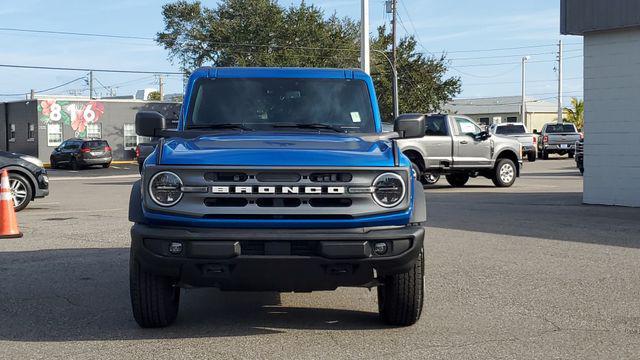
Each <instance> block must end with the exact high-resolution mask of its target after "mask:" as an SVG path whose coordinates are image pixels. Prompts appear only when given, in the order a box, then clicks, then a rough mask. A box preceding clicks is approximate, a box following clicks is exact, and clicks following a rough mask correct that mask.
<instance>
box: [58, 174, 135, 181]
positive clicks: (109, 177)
mask: <svg viewBox="0 0 640 360" xmlns="http://www.w3.org/2000/svg"><path fill="white" fill-rule="evenodd" d="M139 177H140V175H139V174H129V175H104V176H63V177H52V178H49V181H70V180H105V179H136V178H139Z"/></svg>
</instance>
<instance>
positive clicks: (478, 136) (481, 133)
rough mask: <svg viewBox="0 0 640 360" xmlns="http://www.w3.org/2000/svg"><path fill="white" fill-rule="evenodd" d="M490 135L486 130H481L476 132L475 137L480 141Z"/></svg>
mask: <svg viewBox="0 0 640 360" xmlns="http://www.w3.org/2000/svg"><path fill="white" fill-rule="evenodd" d="M490 137H491V134H490V133H488V132H487V131H481V132H479V133H477V134H476V139H478V140H480V141H484V140H487V139H488V138H490Z"/></svg>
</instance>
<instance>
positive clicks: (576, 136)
mask: <svg viewBox="0 0 640 360" xmlns="http://www.w3.org/2000/svg"><path fill="white" fill-rule="evenodd" d="M533 132H534V133H536V134H537V135H538V157H540V158H543V159H544V160H547V159H548V158H549V154H558V155H565V154H569V157H570V158H572V157H573V156H574V155H575V151H576V141H578V140H580V139H581V138H582V134H581V133H579V132H578V130H577V129H576V126H575V125H574V124H571V123H560V124H558V123H548V124H545V125H544V126H543V127H542V131H540V132H539V133H538V132H537V131H536V130H534V131H533Z"/></svg>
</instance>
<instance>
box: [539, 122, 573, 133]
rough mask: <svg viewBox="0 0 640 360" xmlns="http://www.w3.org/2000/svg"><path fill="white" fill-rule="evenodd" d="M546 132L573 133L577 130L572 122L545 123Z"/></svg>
mask: <svg viewBox="0 0 640 360" xmlns="http://www.w3.org/2000/svg"><path fill="white" fill-rule="evenodd" d="M546 132H547V133H549V134H553V133H574V132H577V131H576V128H575V126H574V125H573V124H557V125H547V129H546Z"/></svg>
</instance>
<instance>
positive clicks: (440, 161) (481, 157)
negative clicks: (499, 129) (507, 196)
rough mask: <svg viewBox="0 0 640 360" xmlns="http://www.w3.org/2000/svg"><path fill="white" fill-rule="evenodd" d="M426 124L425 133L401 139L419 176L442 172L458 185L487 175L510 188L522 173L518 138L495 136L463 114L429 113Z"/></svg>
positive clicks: (399, 142) (404, 150)
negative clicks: (419, 136)
mask: <svg viewBox="0 0 640 360" xmlns="http://www.w3.org/2000/svg"><path fill="white" fill-rule="evenodd" d="M425 123H426V125H425V132H424V134H425V136H423V137H421V138H416V139H400V140H398V145H399V146H400V149H401V150H402V152H403V153H404V154H405V155H406V156H407V157H408V158H409V159H410V160H411V162H412V163H413V168H414V171H415V172H416V173H417V174H418V175H419V176H420V178H422V177H423V176H422V175H423V174H430V175H434V174H435V175H438V176H439V175H441V174H442V175H445V177H446V179H447V182H448V183H449V184H450V185H451V186H455V187H459V186H464V185H465V184H466V183H467V181H469V178H470V177H477V176H484V177H486V178H489V179H491V180H492V181H493V183H494V184H495V185H496V186H500V187H508V186H511V185H513V183H514V182H515V181H516V177H518V176H520V168H521V167H522V146H521V145H520V143H519V142H518V141H517V140H514V139H511V138H507V137H503V136H492V135H491V134H490V133H488V132H486V131H482V130H481V129H480V127H479V126H478V125H477V124H476V123H475V122H474V121H473V120H471V118H469V117H466V116H463V115H447V114H434V115H429V116H428V117H427V119H426V122H425ZM436 181H437V180H436Z"/></svg>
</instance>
